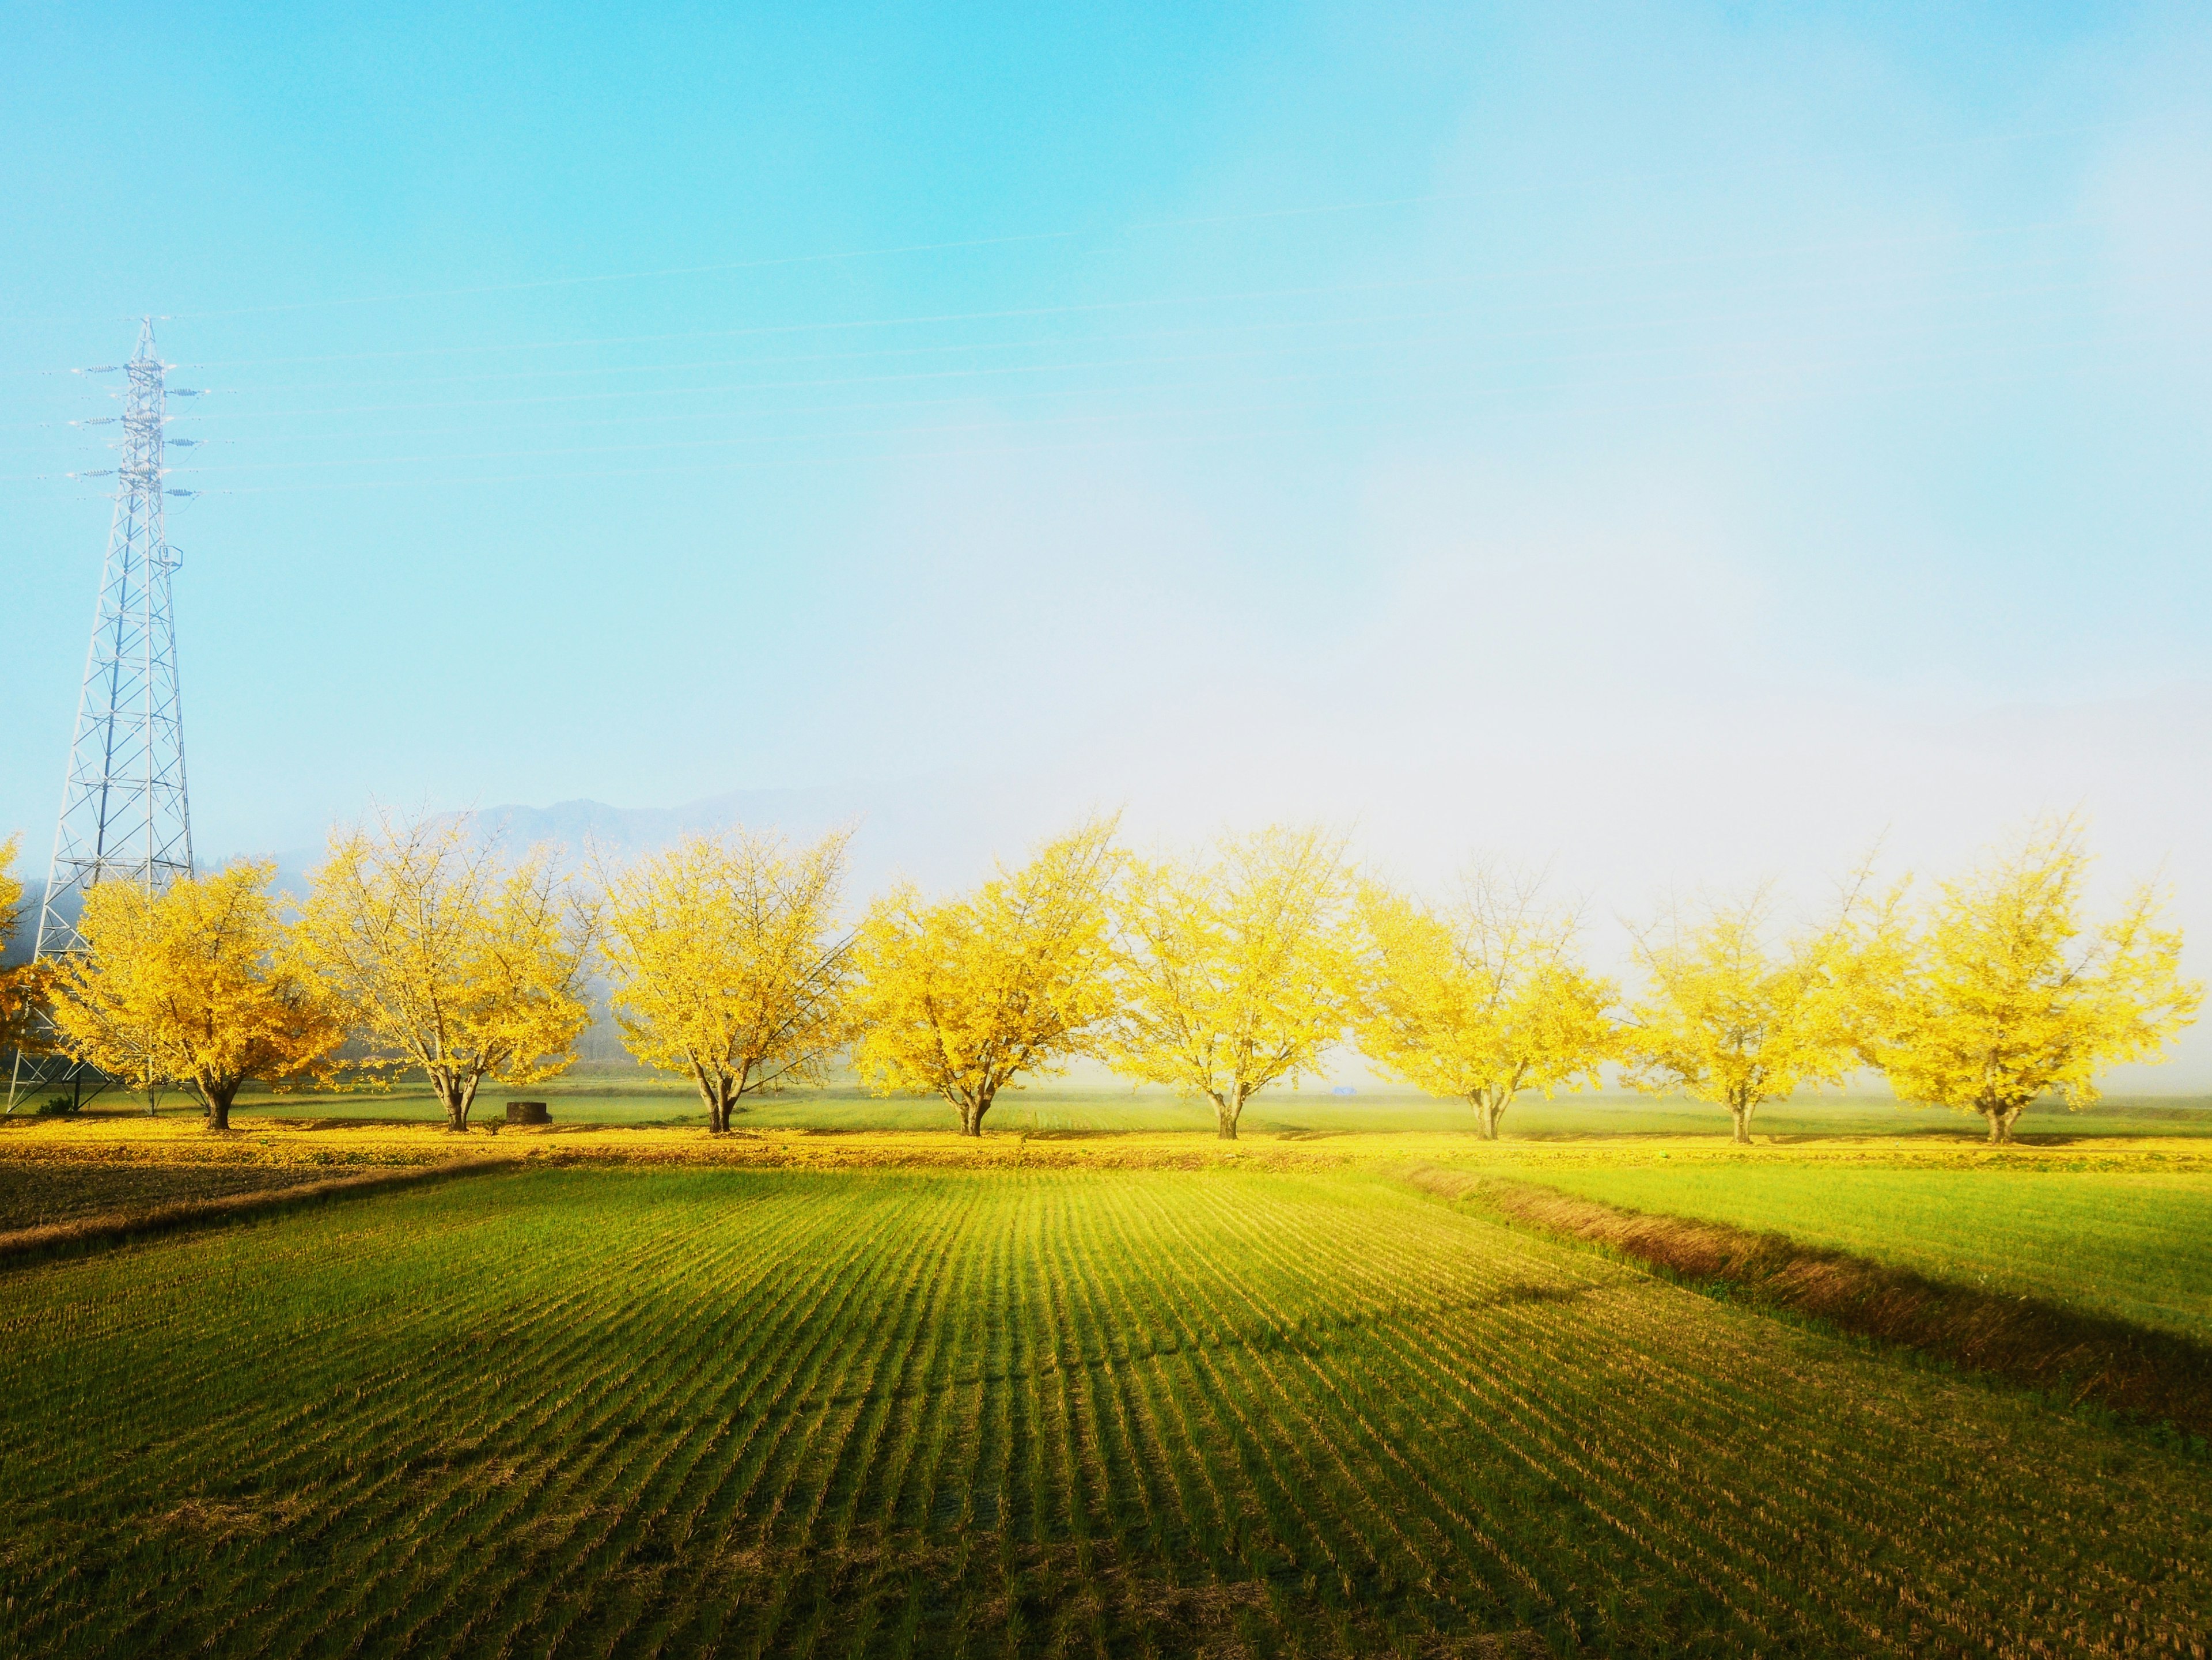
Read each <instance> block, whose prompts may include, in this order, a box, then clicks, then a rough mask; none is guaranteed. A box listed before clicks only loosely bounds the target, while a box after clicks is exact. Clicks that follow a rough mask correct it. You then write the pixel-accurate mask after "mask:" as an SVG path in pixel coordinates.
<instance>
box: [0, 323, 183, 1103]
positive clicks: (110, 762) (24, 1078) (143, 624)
mask: <svg viewBox="0 0 2212 1660" xmlns="http://www.w3.org/2000/svg"><path fill="white" fill-rule="evenodd" d="M115 367H118V368H121V369H122V370H123V371H124V373H125V374H127V375H129V377H130V385H129V388H128V390H127V391H126V392H125V394H124V406H123V413H122V415H121V417H114V418H119V420H120V423H121V424H122V427H123V441H122V443H121V444H120V446H119V448H120V450H121V452H122V459H121V462H120V465H118V466H117V467H116V469H115V510H114V516H113V518H112V520H111V521H110V523H109V526H108V532H107V560H106V565H105V567H104V568H103V569H102V570H101V572H100V598H99V600H98V602H97V603H96V605H94V610H93V617H92V646H91V648H90V650H89V651H88V653H87V654H86V656H85V666H84V686H83V690H82V691H81V692H80V693H79V695H78V697H77V707H76V733H75V735H74V736H73V738H72V739H71V740H70V758H69V771H68V773H67V775H66V776H65V777H64V781H63V785H62V809H61V818H60V820H59V822H58V824H56V826H55V829H54V856H53V860H52V864H50V865H49V866H47V870H46V897H45V899H44V901H43V903H41V904H40V907H39V932H38V944H37V947H36V949H37V954H38V955H39V956H40V957H42V958H54V957H63V956H66V955H68V954H69V953H70V952H76V951H81V950H82V949H83V944H84V942H83V940H82V939H81V938H80V937H79V935H78V933H77V930H76V919H77V916H78V915H79V913H80V912H81V911H82V908H83V904H84V896H85V894H86V892H87V891H88V890H90V889H91V888H93V887H94V886H95V885H98V884H100V883H101V882H108V881H126V882H135V883H137V884H138V885H140V886H142V887H144V888H147V889H149V890H154V891H158V890H161V889H164V888H167V886H168V885H169V884H170V883H171V882H173V881H174V880H175V879H177V878H178V877H179V876H189V875H191V871H192V828H191V813H190V812H189V811H188V810H187V808H186V806H185V733H184V705H183V701H182V697H181V695H180V692H179V687H178V684H177V629H176V617H175V613H174V611H173V610H172V609H171V606H170V596H169V579H170V577H171V575H173V572H174V571H175V569H176V567H177V560H176V556H175V553H174V551H173V550H172V549H171V548H170V546H169V544H168V541H167V536H166V534H165V532H164V526H163V514H162V503H163V499H164V498H165V497H166V496H189V495H191V494H192V492H191V491H189V490H173V489H167V486H166V485H165V484H164V483H163V482H162V479H163V477H164V472H165V469H164V467H163V465H162V434H163V429H164V428H165V427H166V426H167V423H168V420H169V418H170V417H169V414H168V408H167V403H168V398H169V395H170V394H169V392H168V390H167V387H166V386H165V385H164V382H163V374H164V371H165V370H166V368H167V365H166V364H164V363H163V362H161V359H160V358H158V357H157V356H155V355H154V323H153V319H151V318H148V319H145V321H144V323H143V325H142V326H141V328H140V330H139V333H138V350H137V352H136V353H134V354H133V355H132V356H131V361H130V362H128V363H124V364H120V365H117V366H115ZM88 372H89V373H95V374H98V373H108V372H110V371H108V370H94V371H88ZM179 391H180V392H181V391H182V389H181V388H179ZM185 395H191V394H185ZM78 476H79V477H85V476H88V475H83V474H80V475H78ZM90 476H97V475H90ZM72 1070H73V1067H72V1064H71V1063H70V1062H69V1061H63V1060H50V1061H46V1062H45V1063H44V1064H43V1065H41V1064H40V1062H38V1061H33V1060H32V1059H30V1058H28V1057H27V1056H21V1055H18V1056H17V1057H16V1060H15V1067H14V1069H13V1073H12V1075H11V1077H10V1079H9V1091H8V1107H9V1110H10V1111H13V1110H15V1100H16V1098H17V1097H18V1096H19V1095H20V1094H21V1093H22V1091H25V1090H26V1089H29V1088H34V1087H37V1086H38V1085H41V1084H49V1083H52V1082H55V1081H57V1080H58V1079H64V1078H69V1077H70V1075H71V1073H72Z"/></svg>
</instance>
